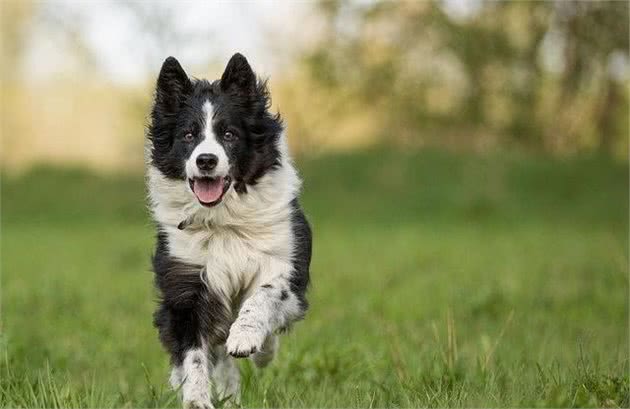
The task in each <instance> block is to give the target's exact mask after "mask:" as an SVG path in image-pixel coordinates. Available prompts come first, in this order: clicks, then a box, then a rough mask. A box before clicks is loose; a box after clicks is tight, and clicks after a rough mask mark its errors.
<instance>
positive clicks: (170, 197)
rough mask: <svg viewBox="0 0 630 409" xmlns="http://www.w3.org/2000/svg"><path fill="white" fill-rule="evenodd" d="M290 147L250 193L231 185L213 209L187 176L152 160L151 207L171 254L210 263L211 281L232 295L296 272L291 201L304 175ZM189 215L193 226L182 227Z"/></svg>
mask: <svg viewBox="0 0 630 409" xmlns="http://www.w3.org/2000/svg"><path fill="white" fill-rule="evenodd" d="M285 149H286V148H285ZM285 149H282V153H283V155H282V160H281V162H282V166H281V167H280V168H278V169H276V170H273V171H271V172H269V173H267V174H266V175H264V176H263V177H262V178H261V179H260V180H259V181H258V183H257V184H256V185H255V186H248V192H247V194H243V195H239V194H237V193H236V192H235V191H234V189H233V188H230V190H229V191H228V192H226V194H225V196H224V198H223V201H222V203H220V204H219V205H217V206H216V207H212V208H206V207H203V206H201V205H200V204H199V203H198V201H197V199H196V198H195V196H194V194H193V193H192V192H191V191H190V188H189V187H188V184H187V183H186V181H183V180H181V181H180V180H172V179H168V178H166V177H164V176H163V175H162V173H161V172H160V171H159V170H157V169H156V168H155V167H153V166H150V165H149V168H148V173H147V174H148V193H149V201H150V206H151V211H152V213H153V217H154V219H155V220H156V221H157V222H158V223H159V225H160V228H161V229H162V230H163V231H164V232H165V233H166V234H167V238H168V247H169V252H170V254H171V256H173V257H176V258H178V259H180V260H181V261H183V262H186V263H191V264H198V265H202V266H206V274H207V277H206V278H207V280H208V284H210V285H212V287H213V288H214V289H215V290H218V291H220V292H222V293H223V295H224V296H225V297H227V298H228V299H233V298H234V297H235V296H236V295H237V294H239V293H240V295H241V296H245V297H247V290H248V289H250V288H251V287H252V286H253V285H256V284H264V282H266V281H270V280H272V279H274V278H276V277H278V276H286V275H288V274H290V271H291V268H292V255H293V251H294V246H293V233H292V226H291V215H292V211H293V208H292V205H291V201H292V200H293V199H294V198H295V197H297V194H298V192H299V189H300V180H299V178H298V176H297V173H296V171H295V169H294V167H293V165H292V164H291V162H290V160H289V159H288V156H287V155H286V150H285ZM183 220H187V221H188V222H189V226H188V227H187V228H186V229H185V230H179V229H178V228H177V226H178V224H179V223H180V222H182V221H183ZM243 292H244V293H243Z"/></svg>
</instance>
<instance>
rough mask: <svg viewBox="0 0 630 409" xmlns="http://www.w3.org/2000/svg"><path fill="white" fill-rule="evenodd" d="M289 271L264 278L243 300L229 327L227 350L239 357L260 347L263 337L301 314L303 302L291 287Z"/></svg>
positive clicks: (302, 312) (249, 353)
mask: <svg viewBox="0 0 630 409" xmlns="http://www.w3.org/2000/svg"><path fill="white" fill-rule="evenodd" d="M289 280H290V273H287V274H284V275H278V276H276V277H275V278H273V279H270V280H267V281H264V282H263V283H262V284H261V285H260V286H259V287H258V288H256V290H255V291H254V292H253V294H252V295H251V296H250V297H249V298H248V299H247V300H245V302H244V303H243V305H242V307H241V309H240V312H239V314H238V317H237V319H236V321H234V323H233V324H232V326H231V328H230V335H229V336H228V339H227V342H226V347H227V352H228V353H229V354H230V355H232V356H234V357H238V358H243V357H246V356H249V355H251V354H253V353H255V352H258V351H262V350H263V346H264V345H265V340H266V339H267V338H268V337H269V336H271V335H272V334H274V333H275V332H276V331H278V330H280V329H284V328H287V327H289V326H290V325H291V323H293V322H294V321H296V320H298V319H300V318H302V317H303V315H304V305H303V303H302V302H301V301H300V299H299V297H298V296H297V295H296V294H294V293H293V292H292V291H291V285H290V281H289Z"/></svg>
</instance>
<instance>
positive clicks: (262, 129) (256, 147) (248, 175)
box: [148, 54, 283, 207]
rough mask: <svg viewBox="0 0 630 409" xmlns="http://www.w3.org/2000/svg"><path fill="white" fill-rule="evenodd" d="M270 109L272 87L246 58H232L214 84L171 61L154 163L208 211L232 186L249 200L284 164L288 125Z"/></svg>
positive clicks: (161, 95) (156, 124)
mask: <svg viewBox="0 0 630 409" xmlns="http://www.w3.org/2000/svg"><path fill="white" fill-rule="evenodd" d="M269 105H270V98H269V92H268V91H267V87H266V84H265V82H264V81H260V80H259V79H257V77H256V75H255V74H254V72H253V71H252V68H251V67H250V65H249V63H248V62H247V59H245V57H244V56H242V55H241V54H234V56H232V58H231V59H230V61H229V62H228V64H227V67H226V68H225V71H224V73H223V75H222V76H221V79H219V80H216V81H214V82H210V81H207V80H196V79H191V78H189V77H188V75H187V74H186V72H185V71H184V70H183V68H182V67H181V65H180V64H179V62H178V61H177V60H176V59H175V58H173V57H169V58H167V59H166V61H164V64H163V65H162V69H161V71H160V75H159V77H158V80H157V87H156V91H155V101H154V105H153V109H152V112H151V124H150V126H149V132H148V137H149V139H150V142H151V143H150V163H151V165H153V166H154V167H155V168H157V169H158V170H159V171H160V172H161V173H162V174H163V175H164V176H165V177H167V178H169V179H172V180H180V181H181V182H182V183H186V184H187V186H189V188H190V190H191V191H192V193H194V195H195V197H196V198H197V200H198V201H199V203H201V204H202V205H204V206H208V207H210V206H214V205H217V204H218V203H220V202H221V200H222V199H223V196H224V195H225V193H226V192H227V191H228V190H229V189H230V188H231V187H233V188H234V189H235V190H236V192H237V193H239V194H244V193H246V192H247V186H248V185H254V184H256V182H257V180H258V179H259V178H260V177H261V176H263V175H264V174H265V173H267V172H268V171H269V170H271V169H274V168H275V167H277V166H279V165H280V152H279V150H278V140H279V138H280V134H281V132H282V130H283V125H282V121H281V119H280V116H279V115H272V114H271V113H270V112H269Z"/></svg>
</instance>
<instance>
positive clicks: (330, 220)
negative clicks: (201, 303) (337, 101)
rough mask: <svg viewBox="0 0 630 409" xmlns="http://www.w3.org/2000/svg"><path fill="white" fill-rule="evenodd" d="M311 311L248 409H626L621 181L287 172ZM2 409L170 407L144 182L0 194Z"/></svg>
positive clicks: (256, 376)
mask: <svg viewBox="0 0 630 409" xmlns="http://www.w3.org/2000/svg"><path fill="white" fill-rule="evenodd" d="M299 165H300V168H301V169H302V170H303V175H304V180H305V190H304V200H303V202H304V206H305V208H306V211H307V213H308V215H309V216H310V218H311V221H312V224H313V227H314V234H315V248H314V251H315V252H314V259H313V266H312V267H313V268H312V275H313V285H312V287H311V292H310V297H309V298H310V301H311V305H312V308H311V310H310V312H309V314H308V317H307V319H306V320H305V321H304V322H302V323H300V324H298V325H297V326H296V327H295V329H294V330H293V331H292V332H291V333H289V334H288V335H287V336H286V337H284V338H283V340H282V346H281V350H280V355H279V357H278V359H277V360H276V361H274V363H273V364H272V365H271V366H270V367H268V368H267V369H265V370H264V371H260V370H257V369H255V368H254V367H253V366H252V365H250V363H249V362H243V363H242V365H241V367H242V373H243V390H244V395H243V405H244V406H245V407H418V406H430V407H448V406H458V407H462V406H468V407H470V406H478V407H482V406H483V407H506V406H511V407H514V406H527V407H532V406H538V407H565V406H572V407H599V406H606V407H627V406H628V404H629V393H630V392H629V388H630V382H629V379H628V371H629V369H630V368H629V365H628V364H629V361H628V325H627V323H628V320H627V319H628V316H627V312H628V297H627V294H628V201H627V198H628V168H627V164H626V163H614V162H611V161H610V160H609V159H606V158H602V157H582V158H574V159H571V160H562V161H561V160H554V159H549V158H545V157H530V156H522V155H516V154H509V155H508V154H496V155H490V156H484V157H476V156H470V155H463V154H447V153H443V152H439V151H423V152H420V153H408V152H405V153H403V152H395V151H380V150H379V151H377V150H374V151H371V152H361V153H356V154H352V155H350V154H348V155H337V156H327V157H321V158H318V159H310V160H306V161H303V162H302V163H300V164H299ZM2 187H3V190H2V259H1V263H2V264H1V267H2V296H3V299H2V301H3V307H4V308H3V312H4V314H3V317H2V324H3V330H2V337H1V338H0V341H1V342H0V345H1V346H2V350H4V351H5V354H6V356H5V357H4V359H3V360H1V363H0V406H1V407H178V406H179V404H180V403H179V401H178V399H177V396H176V394H175V393H174V392H171V391H169V390H168V387H167V382H166V379H167V375H168V358H167V356H166V354H165V353H164V352H163V351H162V349H161V347H160V345H159V343H158V340H157V336H156V333H155V330H154V329H153V328H152V326H151V314H152V311H153V308H154V299H155V297H154V292H153V287H152V275H151V272H150V271H149V256H150V254H151V247H152V244H153V235H154V232H153V229H152V227H151V224H150V222H149V219H148V217H147V214H146V212H145V209H144V201H143V192H144V188H143V181H142V177H139V176H137V177H136V176H111V177H103V176H95V175H93V174H90V173H86V172H82V171H79V170H66V171H62V170H58V169H54V168H40V169H38V170H36V171H33V172H32V173H30V174H28V175H25V176H24V177H22V178H20V179H9V180H6V179H5V180H3V186H2Z"/></svg>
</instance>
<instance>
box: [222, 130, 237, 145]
mask: <svg viewBox="0 0 630 409" xmlns="http://www.w3.org/2000/svg"><path fill="white" fill-rule="evenodd" d="M234 139H236V135H234V133H233V132H230V131H226V132H225V133H224V134H223V140H224V141H227V142H230V141H233V140H234Z"/></svg>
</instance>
